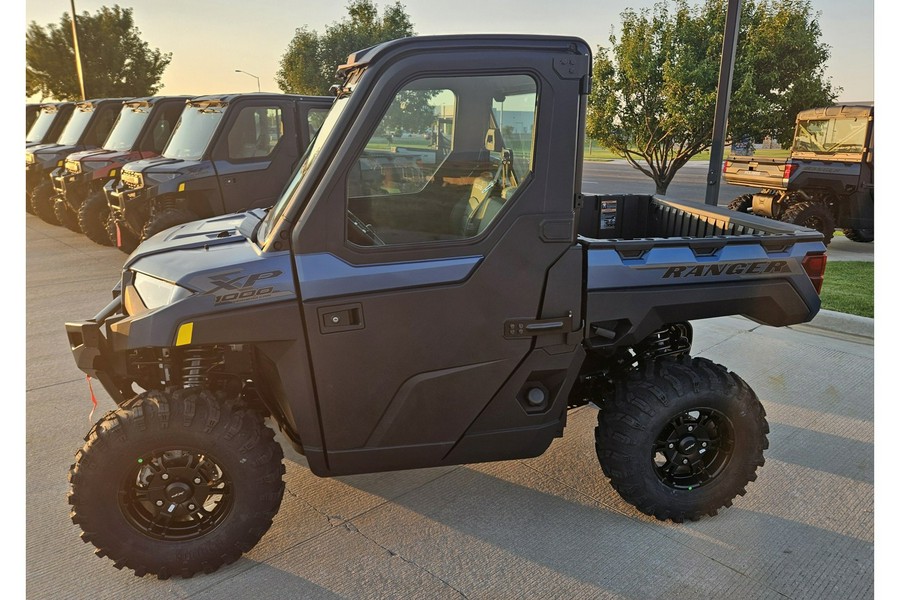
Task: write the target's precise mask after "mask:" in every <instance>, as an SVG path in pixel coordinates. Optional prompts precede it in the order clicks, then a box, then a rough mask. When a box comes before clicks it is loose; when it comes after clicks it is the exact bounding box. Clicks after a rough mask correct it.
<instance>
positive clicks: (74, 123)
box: [25, 93, 333, 253]
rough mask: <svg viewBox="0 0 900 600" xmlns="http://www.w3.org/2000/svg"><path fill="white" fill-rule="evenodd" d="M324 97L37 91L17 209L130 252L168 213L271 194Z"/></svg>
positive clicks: (176, 217)
mask: <svg viewBox="0 0 900 600" xmlns="http://www.w3.org/2000/svg"><path fill="white" fill-rule="evenodd" d="M332 102H333V98H330V97H315V96H313V97H310V96H295V95H287V94H260V93H256V94H222V95H216V96H201V97H191V96H157V97H147V98H130V99H129V98H102V99H93V100H87V101H84V102H76V103H72V102H61V103H46V104H42V105H41V106H40V110H39V112H38V114H37V116H36V118H35V120H34V122H33V124H32V126H31V128H30V129H29V130H28V133H27V134H26V148H25V169H26V210H28V211H29V212H32V213H33V214H36V215H37V216H39V217H40V218H41V219H43V220H44V221H46V222H48V223H51V224H54V225H63V226H65V227H68V228H69V229H71V230H73V231H77V232H83V233H84V234H85V235H86V236H87V237H88V238H90V239H91V240H92V241H94V242H96V243H98V244H102V245H115V246H117V247H118V248H119V249H121V250H122V251H124V252H126V253H130V252H131V251H133V250H134V249H135V248H136V247H137V245H138V244H139V243H140V242H141V241H142V240H144V239H147V238H149V237H151V236H152V235H154V234H156V233H158V232H159V231H162V230H164V229H167V228H168V227H171V226H173V225H178V224H181V223H186V222H189V221H193V220H195V219H199V218H205V217H211V216H215V215H222V214H227V213H230V212H235V211H240V210H245V209H248V208H261V207H266V206H270V205H271V204H273V203H274V201H275V199H276V196H277V194H278V193H279V192H280V191H281V190H282V188H283V187H284V185H285V183H286V182H287V180H288V178H289V177H290V175H291V173H292V172H293V170H294V168H295V167H296V165H297V163H298V161H299V159H300V156H301V155H302V154H303V151H304V150H305V148H306V147H307V146H308V145H309V143H310V140H311V139H312V137H313V135H315V132H316V131H317V130H318V126H319V124H320V123H321V122H322V121H323V120H324V116H325V114H327V112H328V110H329V109H330V107H331V104H332Z"/></svg>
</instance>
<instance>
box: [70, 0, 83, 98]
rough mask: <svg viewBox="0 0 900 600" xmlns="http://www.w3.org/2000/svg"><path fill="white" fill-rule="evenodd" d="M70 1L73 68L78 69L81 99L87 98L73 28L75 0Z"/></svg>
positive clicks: (75, 32)
mask: <svg viewBox="0 0 900 600" xmlns="http://www.w3.org/2000/svg"><path fill="white" fill-rule="evenodd" d="M71 3H72V42H73V44H74V46H75V69H76V70H77V71H78V84H79V85H80V86H81V99H82V100H87V96H85V95H84V73H83V72H82V70H81V52H79V51H78V32H77V31H76V30H75V0H71Z"/></svg>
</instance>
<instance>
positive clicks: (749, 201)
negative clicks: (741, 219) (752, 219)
mask: <svg viewBox="0 0 900 600" xmlns="http://www.w3.org/2000/svg"><path fill="white" fill-rule="evenodd" d="M751 206H753V194H744V195H743V196H738V197H737V198H735V199H734V200H732V201H731V202H729V203H728V210H733V211H735V212H742V213H749V212H750V207H751Z"/></svg>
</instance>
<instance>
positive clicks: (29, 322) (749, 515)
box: [11, 215, 874, 600]
mask: <svg viewBox="0 0 900 600" xmlns="http://www.w3.org/2000/svg"><path fill="white" fill-rule="evenodd" d="M25 232H26V233H25V235H26V236H27V239H28V245H27V254H26V274H27V275H26V302H27V305H26V311H27V317H26V328H25V331H24V333H25V336H26V346H25V348H26V350H25V361H26V377H25V407H26V429H25V444H24V447H25V452H26V455H25V464H26V488H25V497H24V500H25V534H26V537H25V568H26V570H25V583H26V596H27V597H28V598H31V599H35V600H44V599H47V600H58V599H67V600H68V599H81V598H90V599H91V600H102V599H111V600H130V599H135V600H138V599H139V600H153V599H167V600H168V599H171V598H195V599H198V600H200V599H207V598H208V599H215V600H223V599H228V600H230V599H235V600H243V599H246V598H256V599H259V600H270V599H271V600H275V599H278V600H281V599H284V598H303V599H319V598H324V599H331V598H354V599H355V598H423V599H428V600H431V599H435V598H479V599H481V598H483V599H487V600H495V599H500V600H503V599H506V598H529V599H530V598H535V599H539V598H566V599H569V598H604V599H605V598H617V599H627V600H645V599H657V598H658V599H665V600H675V599H690V600H696V599H698V598H725V597H728V598H730V599H732V600H745V599H752V600H755V599H766V600H768V599H773V600H774V599H778V600H785V599H789V600H801V599H810V600H821V599H823V598H825V599H835V600H855V599H867V598H872V597H873V589H874V511H873V508H874V506H873V497H874V402H873V377H874V375H873V369H874V367H873V363H874V360H873V356H874V352H873V351H874V347H873V339H872V337H873V334H872V329H873V328H872V324H873V322H872V320H871V319H847V318H844V316H842V315H835V314H831V315H823V316H825V317H828V319H831V320H832V321H833V322H835V323H837V324H838V325H837V326H832V325H829V324H827V323H826V322H829V321H828V319H826V322H823V324H817V323H818V321H819V317H817V319H816V320H815V321H813V323H811V324H809V325H803V326H797V327H793V328H781V329H775V328H770V327H764V326H759V325H757V324H755V323H752V322H750V321H747V320H745V319H743V318H738V317H728V318H722V319H713V320H709V321H700V322H696V323H695V324H694V327H695V340H694V353H695V354H697V355H699V356H705V357H707V358H709V359H711V360H713V361H715V362H718V363H721V364H724V365H726V366H728V367H729V368H730V369H733V370H734V371H735V372H737V373H738V374H740V375H741V376H742V377H743V378H744V379H745V380H746V381H747V382H748V383H749V384H750V385H751V386H752V387H753V388H754V389H755V390H756V392H757V394H758V395H759V397H760V399H761V400H762V402H763V405H764V406H765V408H766V411H767V413H768V417H767V418H768V421H769V424H770V427H771V433H770V434H769V442H770V448H769V450H768V451H767V454H766V457H767V462H766V465H765V466H764V467H762V468H761V469H760V471H759V479H758V480H757V481H756V482H754V483H752V484H751V485H750V486H748V489H747V495H746V496H743V497H738V498H737V499H736V501H735V503H734V506H733V507H731V508H729V509H727V510H724V511H722V512H721V514H719V515H718V516H716V517H714V518H704V519H702V520H700V521H697V522H692V523H685V524H681V525H676V524H672V523H662V522H658V521H656V520H654V519H651V518H648V517H646V516H644V515H643V514H641V513H639V512H637V511H636V510H634V509H633V508H632V507H631V506H630V505H628V504H626V503H624V502H623V501H622V500H621V499H620V498H619V496H618V495H617V494H616V492H615V491H614V490H613V489H612V487H611V486H610V485H609V483H608V482H607V480H606V479H605V478H604V477H603V476H602V473H601V471H600V469H599V466H598V464H597V460H596V456H595V454H594V448H593V429H594V427H595V425H596V422H597V411H596V410H595V409H592V408H590V407H582V408H580V409H577V410H575V411H573V412H571V413H570V415H569V422H568V425H567V428H566V431H565V436H564V437H563V438H561V439H559V440H557V441H555V442H554V443H553V445H551V447H550V449H549V450H548V451H547V452H546V453H545V454H544V455H543V456H541V457H538V458H534V459H530V460H514V461H503V462H496V463H488V464H479V465H463V466H455V467H445V468H436V469H420V470H414V471H402V472H393V473H381V474H372V475H361V476H352V477H338V478H334V479H319V478H317V477H315V476H313V475H312V474H311V473H310V471H309V470H308V469H307V468H306V466H305V461H304V459H303V457H302V456H299V455H298V454H296V453H295V452H293V451H292V450H290V448H289V447H288V446H287V445H285V449H286V460H285V465H286V468H287V474H286V476H285V481H286V486H287V491H286V493H285V496H284V500H283V502H282V506H281V511H280V513H279V514H278V515H277V517H276V519H275V523H274V525H273V527H272V529H271V530H270V531H269V532H268V533H267V534H266V535H265V536H264V537H263V539H262V541H261V542H260V544H259V545H257V546H256V547H255V548H254V549H253V550H251V551H250V552H249V553H247V554H246V555H245V556H244V557H243V558H241V559H240V560H238V561H237V562H236V563H234V564H232V565H229V566H227V567H223V568H222V569H220V570H219V571H217V572H216V573H213V574H211V575H202V576H197V577H194V578H193V579H188V580H181V579H173V580H167V581H159V580H157V579H155V578H152V577H145V578H136V577H134V576H133V575H132V574H131V572H130V571H118V570H116V569H115V568H114V567H113V564H112V562H111V561H109V560H108V559H104V558H98V557H95V556H94V555H93V553H92V551H93V547H92V546H90V545H86V544H83V543H82V542H81V541H80V539H79V529H78V528H77V526H75V525H73V524H72V523H71V521H70V519H69V516H68V511H69V508H68V505H67V501H66V492H67V489H68V484H67V480H66V475H67V472H68V469H69V465H70V464H71V463H72V461H73V455H74V453H75V451H76V450H77V449H78V448H80V446H81V445H82V443H83V442H82V438H83V436H84V435H85V434H86V433H87V431H88V429H89V427H90V420H89V415H90V413H91V403H90V400H89V392H88V387H87V384H86V382H85V378H84V375H83V374H82V373H81V372H80V371H78V370H77V369H76V368H75V364H74V361H73V360H72V356H71V353H70V352H69V349H68V343H67V340H66V336H65V333H64V329H63V324H64V322H65V321H67V320H73V319H84V318H89V317H90V316H92V315H94V314H96V313H97V312H98V311H99V310H100V309H101V308H102V307H103V306H104V305H106V303H107V302H108V300H109V298H110V289H111V288H112V286H113V285H114V283H115V281H116V280H117V278H118V276H119V269H120V267H121V264H122V261H123V259H124V255H122V254H121V253H120V252H118V251H117V250H115V249H112V248H105V247H100V246H97V245H95V244H93V243H92V242H90V241H88V240H87V238H85V237H84V236H83V235H80V234H75V233H72V232H70V231H68V230H66V229H63V228H60V227H54V226H51V225H48V224H46V223H44V222H42V221H40V220H39V219H38V218H37V217H34V216H31V215H26V217H25ZM848 321H849V323H850V324H852V325H854V326H855V327H858V329H857V328H850V329H847V328H844V326H843V325H844V324H846V323H847V322H848ZM94 390H95V391H96V392H97V396H98V400H99V403H100V405H99V407H98V410H97V411H96V412H95V413H94V415H93V418H94V419H96V418H98V416H99V415H100V414H103V412H105V411H107V410H111V409H113V408H114V405H113V403H112V401H111V400H110V399H109V397H108V396H106V394H105V393H104V392H103V391H102V389H100V387H99V386H97V385H95V386H94ZM349 417H350V416H348V418H349ZM279 439H281V437H280V436H279ZM16 499H17V497H16V498H13V501H15V500H16ZM11 551H12V552H15V548H12V549H11Z"/></svg>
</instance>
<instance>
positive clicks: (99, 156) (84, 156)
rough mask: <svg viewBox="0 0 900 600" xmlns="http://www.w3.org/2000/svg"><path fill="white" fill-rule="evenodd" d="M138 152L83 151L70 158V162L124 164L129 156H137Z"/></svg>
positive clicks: (96, 149)
mask: <svg viewBox="0 0 900 600" xmlns="http://www.w3.org/2000/svg"><path fill="white" fill-rule="evenodd" d="M135 154H136V152H132V151H131V150H104V149H103V148H95V149H93V150H82V151H81V152H75V153H73V154H70V155H69V156H68V159H69V160H77V161H80V162H87V163H90V162H95V161H96V162H100V161H103V162H122V161H124V160H126V159H127V158H128V157H129V156H132V155H135Z"/></svg>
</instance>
